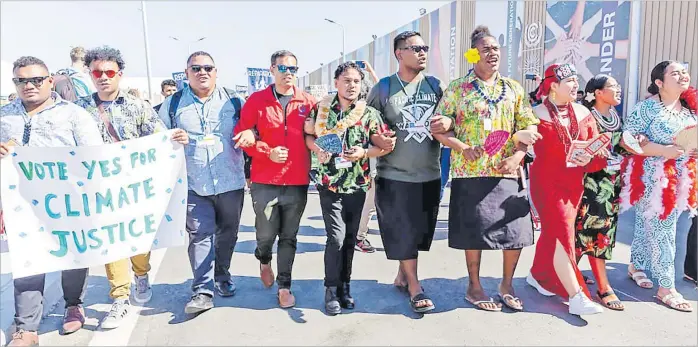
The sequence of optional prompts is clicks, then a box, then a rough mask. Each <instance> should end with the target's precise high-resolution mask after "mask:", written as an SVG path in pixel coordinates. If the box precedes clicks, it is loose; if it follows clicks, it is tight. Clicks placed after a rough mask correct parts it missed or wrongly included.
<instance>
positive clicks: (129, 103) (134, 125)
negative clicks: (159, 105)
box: [75, 92, 167, 143]
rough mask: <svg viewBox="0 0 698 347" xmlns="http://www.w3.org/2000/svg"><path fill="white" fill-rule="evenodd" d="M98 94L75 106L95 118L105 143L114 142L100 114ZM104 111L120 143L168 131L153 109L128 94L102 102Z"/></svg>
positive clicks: (77, 102)
mask: <svg viewBox="0 0 698 347" xmlns="http://www.w3.org/2000/svg"><path fill="white" fill-rule="evenodd" d="M98 99H99V97H98V96H97V93H95V94H92V95H91V96H86V97H84V98H80V99H79V100H77V101H75V104H76V105H78V106H80V107H82V108H84V109H85V110H87V112H89V113H90V114H91V115H92V117H93V118H94V120H95V122H97V125H98V126H99V131H100V133H101V134H102V138H103V140H104V142H105V143H112V142H114V140H113V138H112V136H111V135H110V134H109V130H108V128H107V126H106V124H105V123H104V121H103V120H102V116H101V115H100V112H99V107H98V105H97V100H98ZM102 103H104V104H105V105H106V104H109V106H105V107H104V110H105V112H106V114H108V115H109V121H110V122H111V124H112V126H113V127H114V131H115V132H116V134H117V135H118V137H119V138H118V141H126V140H132V139H137V138H140V137H142V136H148V135H152V134H154V133H156V132H159V131H164V130H167V129H166V128H165V124H163V123H162V121H161V120H160V118H159V117H158V115H157V114H156V113H155V110H153V108H152V107H150V105H149V104H148V103H146V102H145V101H143V100H141V99H139V98H137V97H135V96H133V95H131V94H128V93H123V92H121V93H119V96H117V97H116V99H115V100H114V101H112V102H102Z"/></svg>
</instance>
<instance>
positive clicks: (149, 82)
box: [141, 1, 153, 100]
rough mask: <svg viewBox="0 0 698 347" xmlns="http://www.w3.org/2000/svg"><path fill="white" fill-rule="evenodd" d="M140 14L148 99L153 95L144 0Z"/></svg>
mask: <svg viewBox="0 0 698 347" xmlns="http://www.w3.org/2000/svg"><path fill="white" fill-rule="evenodd" d="M141 14H142V17H143V41H144V42H145V69H146V73H147V75H148V100H150V98H152V97H153V93H152V90H151V88H150V85H151V75H150V48H149V47H150V46H149V44H148V18H147V16H146V14H145V1H141Z"/></svg>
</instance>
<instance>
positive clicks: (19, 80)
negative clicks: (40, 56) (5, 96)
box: [12, 76, 49, 88]
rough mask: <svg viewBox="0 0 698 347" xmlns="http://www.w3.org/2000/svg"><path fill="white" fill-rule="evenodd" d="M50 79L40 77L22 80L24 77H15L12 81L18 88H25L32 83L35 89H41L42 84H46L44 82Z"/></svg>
mask: <svg viewBox="0 0 698 347" xmlns="http://www.w3.org/2000/svg"><path fill="white" fill-rule="evenodd" d="M47 78H49V76H39V77H27V78H22V77H15V78H13V79H12V82H14V84H15V85H16V86H21V87H24V86H25V85H27V83H31V84H32V85H34V87H37V88H39V87H41V85H42V84H44V81H45V80H46V79H47Z"/></svg>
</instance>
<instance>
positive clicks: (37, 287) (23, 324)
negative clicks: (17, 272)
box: [14, 269, 89, 331]
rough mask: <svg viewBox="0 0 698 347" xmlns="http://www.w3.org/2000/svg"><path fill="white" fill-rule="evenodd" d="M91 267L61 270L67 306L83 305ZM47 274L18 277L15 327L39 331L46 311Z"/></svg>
mask: <svg viewBox="0 0 698 347" xmlns="http://www.w3.org/2000/svg"><path fill="white" fill-rule="evenodd" d="M88 272H89V269H75V270H65V271H62V272H61V286H62V287H63V299H64V300H65V307H70V306H78V305H82V301H83V299H84V296H85V290H86V289H87V275H88ZM45 281H46V275H45V274H40V275H34V276H29V277H23V278H17V279H15V280H14V287H15V327H16V328H17V330H24V331H38V330H39V324H40V323H41V316H42V315H43V312H44V284H45Z"/></svg>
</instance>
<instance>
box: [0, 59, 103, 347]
mask: <svg viewBox="0 0 698 347" xmlns="http://www.w3.org/2000/svg"><path fill="white" fill-rule="evenodd" d="M12 72H13V74H14V78H13V79H12V81H13V82H14V84H15V86H16V88H17V93H18V95H19V97H18V98H17V99H16V100H15V101H13V102H12V103H10V104H7V105H5V106H3V107H2V109H0V158H4V157H5V156H7V155H8V154H9V152H10V150H11V148H10V147H12V146H30V147H68V146H98V145H101V144H102V138H101V136H99V130H98V129H97V124H96V123H95V121H94V120H93V119H92V117H91V116H90V114H89V113H87V112H85V110H83V109H81V108H80V107H78V106H75V105H74V104H73V103H71V102H68V101H65V100H63V99H62V98H61V97H60V96H59V95H58V93H56V92H52V89H53V77H51V76H50V75H49V72H48V68H47V67H46V64H44V62H43V61H41V60H40V59H38V58H35V57H21V58H19V59H17V61H15V62H14V67H13V69H12ZM87 274H88V269H75V270H65V271H62V272H61V284H62V287H63V299H64V300H65V314H64V316H63V333H64V334H70V333H74V332H76V331H78V330H80V328H82V326H83V324H85V311H84V309H83V307H82V304H83V302H82V300H83V297H84V290H85V289H86V288H87V281H86V280H87ZM45 279H46V275H45V274H40V275H34V276H29V277H23V278H16V279H15V280H14V288H15V289H14V295H15V317H14V327H15V329H16V332H15V333H14V334H12V341H11V342H10V344H9V346H38V344H39V335H38V334H37V331H38V330H39V324H40V323H41V316H42V315H43V308H44V302H43V301H44V281H45Z"/></svg>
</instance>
